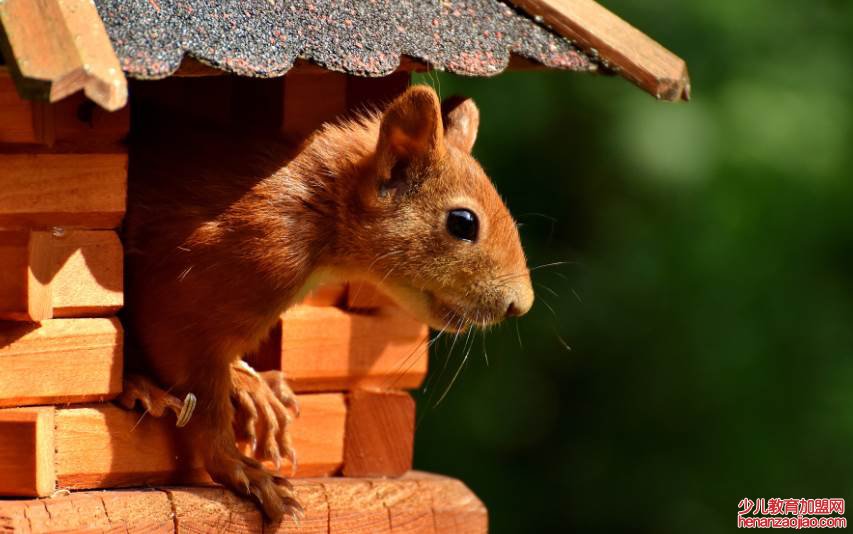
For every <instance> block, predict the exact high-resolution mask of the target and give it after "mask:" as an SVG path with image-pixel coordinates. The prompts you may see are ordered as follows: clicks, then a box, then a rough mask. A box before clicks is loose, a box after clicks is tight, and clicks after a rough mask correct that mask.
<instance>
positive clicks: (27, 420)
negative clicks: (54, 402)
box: [0, 375, 56, 530]
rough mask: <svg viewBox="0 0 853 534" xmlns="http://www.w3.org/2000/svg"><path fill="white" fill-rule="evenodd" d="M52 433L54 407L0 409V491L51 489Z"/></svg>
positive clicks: (43, 493) (37, 494)
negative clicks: (0, 474)
mask: <svg viewBox="0 0 853 534" xmlns="http://www.w3.org/2000/svg"><path fill="white" fill-rule="evenodd" d="M0 376H2V375H0ZM4 380H5V376H4ZM53 437H54V436H53V408H17V409H9V410H0V473H2V476H0V495H9V496H25V497H30V496H31V497H44V496H46V495H50V494H51V493H52V492H53V489H54V482H55V480H56V477H55V476H54V461H53V460H54V457H53V447H54V443H53ZM0 530H2V528H1V527H0Z"/></svg>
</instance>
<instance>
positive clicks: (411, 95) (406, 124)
mask: <svg viewBox="0 0 853 534" xmlns="http://www.w3.org/2000/svg"><path fill="white" fill-rule="evenodd" d="M443 133H444V132H443V128H442V125H441V107H440V104H439V102H438V95H436V94H435V91H433V90H432V88H430V87H427V86H425V85H415V86H413V87H410V88H409V89H408V90H406V92H405V93H403V94H402V95H400V96H398V97H397V98H396V99H395V100H394V101H393V102H391V105H390V106H388V109H386V110H385V113H384V114H383V115H382V125H381V126H380V130H379V145H378V152H379V155H380V157H381V158H383V159H385V158H387V159H386V160H385V162H386V163H389V164H390V166H393V165H394V163H395V162H397V161H400V160H410V159H414V158H418V157H421V156H426V155H428V154H430V153H433V152H440V151H442V150H444V145H443V139H442V138H443Z"/></svg>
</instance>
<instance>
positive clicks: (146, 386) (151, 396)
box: [116, 374, 197, 427]
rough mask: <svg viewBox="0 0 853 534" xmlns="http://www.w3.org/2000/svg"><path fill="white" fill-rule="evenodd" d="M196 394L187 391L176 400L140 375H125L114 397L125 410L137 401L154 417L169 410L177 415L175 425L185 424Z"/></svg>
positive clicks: (193, 406)
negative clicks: (120, 389)
mask: <svg viewBox="0 0 853 534" xmlns="http://www.w3.org/2000/svg"><path fill="white" fill-rule="evenodd" d="M196 401H197V399H196V396H195V395H193V394H192V393H187V395H186V397H184V400H183V401H181V400H178V398H177V397H175V396H174V395H171V394H169V393H168V392H166V391H164V390H163V389H162V388H160V387H159V386H157V385H156V384H154V382H153V381H152V380H151V379H149V378H147V377H144V376H142V375H134V374H131V375H127V376H125V378H124V384H123V387H122V393H121V395H120V396H119V397H118V398H117V399H116V402H118V403H119V404H120V405H121V406H123V407H124V408H125V409H127V410H133V409H134V408H135V407H136V403H137V402H138V403H139V404H140V405H141V406H142V409H143V410H145V412H146V413H150V414H151V415H153V416H154V417H162V416H163V414H164V413H166V410H170V411H171V412H173V413H174V414H175V417H177V422H176V423H175V424H176V426H178V427H182V426H184V425H186V424H187V423H188V422H189V420H190V418H191V417H192V414H193V411H195V405H196Z"/></svg>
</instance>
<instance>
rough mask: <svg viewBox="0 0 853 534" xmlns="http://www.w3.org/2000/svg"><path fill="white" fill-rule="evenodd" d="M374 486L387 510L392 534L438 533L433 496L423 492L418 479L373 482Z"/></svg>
mask: <svg viewBox="0 0 853 534" xmlns="http://www.w3.org/2000/svg"><path fill="white" fill-rule="evenodd" d="M371 486H372V488H373V490H374V492H375V493H376V495H377V497H378V498H380V499H382V504H383V506H385V508H386V509H387V510H388V515H389V518H390V520H391V534H403V533H405V534H433V533H436V532H437V531H436V530H435V525H434V524H433V519H432V496H431V495H430V494H429V493H428V492H426V491H421V489H420V486H419V485H418V482H417V480H409V479H407V478H402V479H394V480H389V479H381V480H373V481H371Z"/></svg>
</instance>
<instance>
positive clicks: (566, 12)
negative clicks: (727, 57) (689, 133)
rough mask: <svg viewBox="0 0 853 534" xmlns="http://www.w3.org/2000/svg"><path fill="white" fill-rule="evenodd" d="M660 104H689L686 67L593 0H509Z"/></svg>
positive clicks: (678, 58)
mask: <svg viewBox="0 0 853 534" xmlns="http://www.w3.org/2000/svg"><path fill="white" fill-rule="evenodd" d="M510 2H512V3H513V4H515V5H516V6H518V7H519V8H521V9H522V10H523V11H525V12H526V13H527V14H529V15H530V16H532V17H534V18H535V19H536V20H537V22H544V23H545V24H546V25H548V26H550V27H551V28H552V29H553V30H554V31H556V32H558V33H559V34H560V35H562V36H563V37H566V38H568V39H571V40H572V41H573V42H574V43H575V44H576V45H577V46H578V47H580V48H581V50H583V51H584V52H586V53H587V54H589V55H590V56H592V57H593V58H596V59H598V60H599V61H601V63H602V65H603V66H606V67H609V68H610V69H612V70H613V71H615V72H617V73H618V74H620V75H621V76H622V77H623V78H626V79H627V80H629V81H631V82H633V83H634V84H635V85H637V86H639V87H640V88H641V89H643V90H645V91H646V92H648V93H650V94H651V95H652V96H654V97H655V98H657V99H659V100H666V101H671V102H674V101H678V100H685V101H686V100H690V75H689V74H688V72H687V63H686V62H685V61H684V60H683V59H681V58H680V57H678V56H676V55H675V54H673V53H672V52H670V51H669V50H668V49H666V48H665V47H664V46H662V45H661V44H659V43H658V42H656V41H655V40H653V39H652V38H651V37H649V36H648V35H646V34H644V33H643V32H641V31H640V30H638V29H637V28H635V27H634V26H632V25H630V24H629V23H627V22H626V21H624V20H623V19H621V18H619V16H617V15H616V14H614V13H613V12H611V11H609V10H608V9H607V8H605V7H604V6H602V5H600V4H599V3H597V2H595V1H593V0H510Z"/></svg>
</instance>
